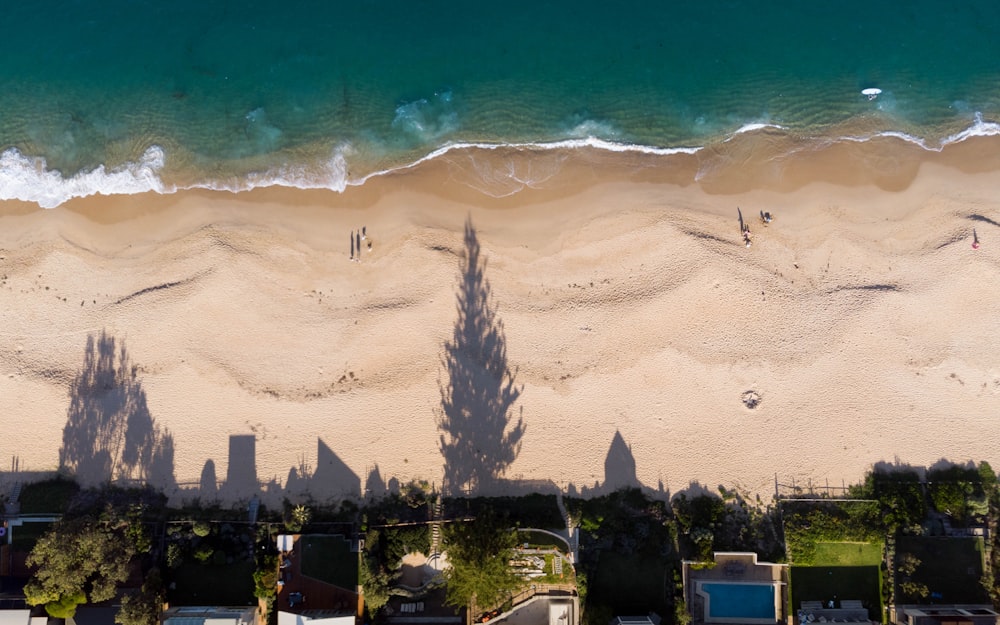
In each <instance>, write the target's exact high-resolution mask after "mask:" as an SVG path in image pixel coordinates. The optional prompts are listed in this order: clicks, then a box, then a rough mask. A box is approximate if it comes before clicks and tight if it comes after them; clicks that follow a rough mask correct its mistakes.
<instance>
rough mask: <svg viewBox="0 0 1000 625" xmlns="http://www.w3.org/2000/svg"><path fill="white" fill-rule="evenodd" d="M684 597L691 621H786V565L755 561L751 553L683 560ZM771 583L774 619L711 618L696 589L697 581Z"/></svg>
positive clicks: (755, 624)
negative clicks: (704, 559)
mask: <svg viewBox="0 0 1000 625" xmlns="http://www.w3.org/2000/svg"><path fill="white" fill-rule="evenodd" d="M683 579H684V600H685V601H686V602H687V606H688V611H689V612H690V613H691V618H692V622H694V623H742V624H746V625H762V624H764V623H778V622H781V621H785V620H787V615H788V565H787V564H773V563H770V562H758V561H757V554H755V553H734V552H716V553H715V554H713V562H709V563H704V562H691V561H687V560H685V561H684V563H683ZM704 582H717V583H730V584H733V583H736V584H747V583H753V584H773V585H775V586H776V588H775V592H776V600H775V618H774V620H769V619H768V620H765V619H759V618H752V617H748V618H744V619H740V618H725V619H718V618H715V619H713V618H711V617H710V616H709V615H708V614H707V611H706V609H705V608H706V601H705V597H704V594H703V593H701V592H698V587H699V585H700V583H704Z"/></svg>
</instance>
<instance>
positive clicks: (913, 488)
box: [850, 469, 927, 534]
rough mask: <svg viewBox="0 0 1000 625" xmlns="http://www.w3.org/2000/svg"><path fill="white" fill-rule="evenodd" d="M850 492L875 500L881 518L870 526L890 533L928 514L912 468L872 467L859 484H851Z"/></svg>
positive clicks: (912, 523)
mask: <svg viewBox="0 0 1000 625" xmlns="http://www.w3.org/2000/svg"><path fill="white" fill-rule="evenodd" d="M850 494H851V496H852V497H855V498H860V499H874V500H876V501H878V505H879V508H880V510H881V519H880V522H879V523H877V525H873V526H872V527H876V526H877V527H880V528H884V529H885V531H887V532H888V533H889V534H895V533H896V532H898V531H900V530H904V529H906V530H910V529H915V528H917V527H918V526H919V525H920V523H921V522H922V521H923V519H924V517H925V516H926V514H927V504H926V502H925V500H924V492H923V487H922V486H921V484H920V476H919V475H918V474H917V472H916V471H914V470H913V469H896V470H892V471H884V470H879V471H872V472H870V473H869V474H868V475H866V476H865V481H864V483H862V484H859V485H857V486H853V487H851V493H850Z"/></svg>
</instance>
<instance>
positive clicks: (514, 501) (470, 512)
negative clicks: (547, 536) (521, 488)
mask: <svg viewBox="0 0 1000 625" xmlns="http://www.w3.org/2000/svg"><path fill="white" fill-rule="evenodd" d="M444 509H445V511H446V512H447V514H448V516H449V517H452V518H455V517H456V516H457V517H469V516H471V517H478V516H479V514H480V513H481V512H482V511H485V510H489V511H492V513H494V514H496V515H497V516H500V517H502V518H505V519H507V520H508V521H509V522H510V524H511V526H512V527H538V528H541V529H546V530H549V529H556V530H558V529H562V528H564V527H566V524H565V522H564V521H563V518H562V514H561V513H560V512H559V505H558V504H557V503H556V496H555V495H541V494H538V493H535V494H532V495H525V496H523V497H472V498H457V499H451V498H449V499H446V500H445V502H444Z"/></svg>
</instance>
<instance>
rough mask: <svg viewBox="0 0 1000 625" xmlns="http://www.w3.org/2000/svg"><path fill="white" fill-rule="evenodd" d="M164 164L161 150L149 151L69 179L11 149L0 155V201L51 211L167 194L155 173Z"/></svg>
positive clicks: (44, 163)
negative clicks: (72, 203) (92, 200)
mask: <svg viewBox="0 0 1000 625" xmlns="http://www.w3.org/2000/svg"><path fill="white" fill-rule="evenodd" d="M165 160H166V157H165V154H164V152H163V149H162V148H160V147H159V146H155V145H154V146H151V147H149V148H148V149H147V150H146V151H145V152H144V153H143V155H142V157H141V158H140V159H139V161H138V162H135V163H126V164H125V165H123V166H121V167H116V168H114V169H111V170H108V169H106V168H105V167H104V166H103V165H101V166H99V167H97V168H95V169H92V170H90V171H85V172H79V173H77V174H74V175H72V176H70V177H68V178H67V177H64V176H63V175H62V173H60V172H59V171H55V170H49V169H48V168H47V164H46V162H45V159H44V158H41V157H28V156H24V155H23V154H21V153H20V152H19V151H18V150H16V149H15V148H10V149H8V150H5V151H4V152H3V154H0V199H4V200H23V201H25V202H35V203H37V204H38V205H39V206H41V207H42V208H55V207H56V206H59V205H60V204H62V203H64V202H67V201H69V200H71V199H73V198H78V197H87V196H89V195H97V194H102V195H122V194H134V193H144V192H147V191H156V192H157V193H169V192H170V191H172V190H173V189H168V188H167V187H166V186H165V185H164V184H163V181H162V180H160V177H159V172H160V170H162V169H163V165H164V162H165Z"/></svg>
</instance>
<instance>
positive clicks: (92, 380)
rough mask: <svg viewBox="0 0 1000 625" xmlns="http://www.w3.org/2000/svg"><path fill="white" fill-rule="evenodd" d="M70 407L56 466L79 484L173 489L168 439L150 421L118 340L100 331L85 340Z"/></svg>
mask: <svg viewBox="0 0 1000 625" xmlns="http://www.w3.org/2000/svg"><path fill="white" fill-rule="evenodd" d="M69 395H70V404H69V410H68V412H67V419H66V427H65V428H64V429H63V446H62V448H61V449H60V450H59V467H60V469H61V470H66V471H69V472H71V473H73V474H74V475H75V476H76V478H77V479H78V480H79V481H80V482H81V483H83V484H84V485H99V484H103V483H108V482H112V481H116V482H139V483H145V484H149V485H151V486H154V487H156V488H159V489H163V490H166V489H169V488H172V487H174V486H175V485H176V482H175V480H174V439H173V436H171V434H170V432H169V431H168V430H167V429H166V428H161V427H160V426H159V425H157V424H156V422H155V421H154V420H153V417H152V415H150V413H149V406H148V405H147V403H146V392H145V391H144V390H143V388H142V382H141V380H140V379H139V376H138V369H137V367H136V366H135V365H133V364H132V363H131V361H130V360H129V355H128V352H127V351H126V349H125V342H124V341H120V342H118V341H116V340H115V337H113V336H110V335H108V334H107V333H106V332H105V331H103V330H102V331H101V333H100V334H99V335H96V336H95V335H93V334H91V335H88V336H87V348H86V352H85V354H84V358H83V367H82V368H81V369H80V371H79V373H78V374H77V376H76V378H75V379H74V380H73V383H72V385H71V387H70V392H69Z"/></svg>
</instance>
